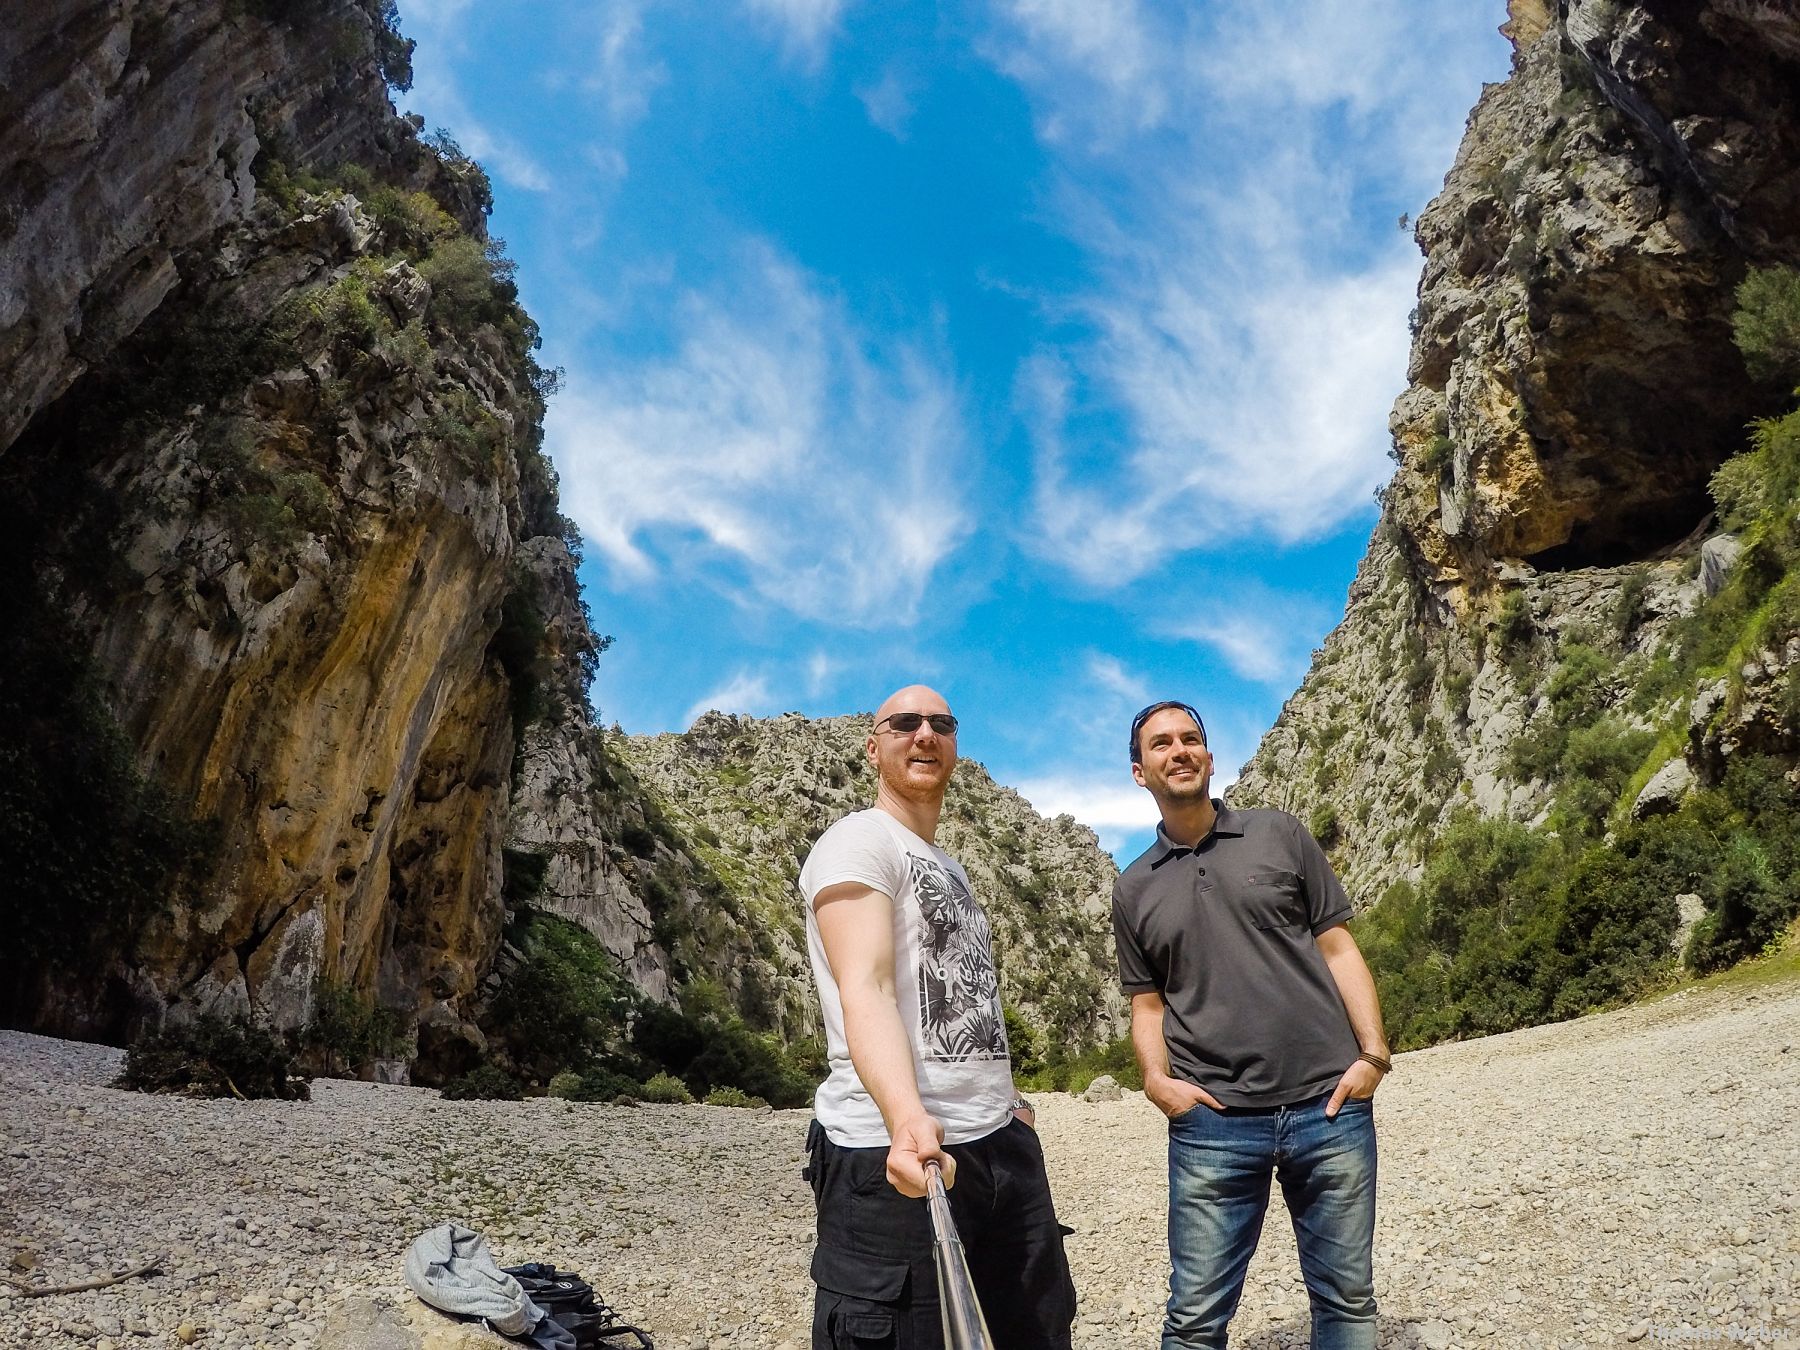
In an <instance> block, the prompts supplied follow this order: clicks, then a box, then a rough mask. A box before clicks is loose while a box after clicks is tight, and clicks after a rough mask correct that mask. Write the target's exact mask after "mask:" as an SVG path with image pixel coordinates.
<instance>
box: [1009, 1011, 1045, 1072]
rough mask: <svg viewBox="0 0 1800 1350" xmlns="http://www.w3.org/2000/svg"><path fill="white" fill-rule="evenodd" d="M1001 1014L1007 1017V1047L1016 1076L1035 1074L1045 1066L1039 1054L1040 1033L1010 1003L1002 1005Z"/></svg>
mask: <svg viewBox="0 0 1800 1350" xmlns="http://www.w3.org/2000/svg"><path fill="white" fill-rule="evenodd" d="M1000 1011H1001V1015H1002V1016H1003V1017H1004V1018H1005V1019H1006V1049H1007V1054H1008V1056H1009V1057H1010V1058H1011V1060H1012V1070H1013V1075H1014V1076H1015V1077H1023V1076H1025V1075H1029V1074H1034V1073H1036V1072H1037V1071H1038V1070H1039V1069H1041V1068H1043V1067H1044V1061H1043V1059H1042V1057H1041V1056H1040V1055H1039V1054H1038V1035H1037V1032H1036V1031H1034V1030H1033V1029H1032V1026H1031V1023H1029V1022H1027V1021H1026V1020H1025V1016H1024V1014H1023V1013H1021V1012H1020V1011H1019V1010H1018V1009H1017V1008H1015V1007H1013V1006H1012V1005H1011V1004H1010V1003H1007V1004H1002V1005H1001V1009H1000Z"/></svg>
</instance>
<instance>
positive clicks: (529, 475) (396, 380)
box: [0, 0, 595, 1061]
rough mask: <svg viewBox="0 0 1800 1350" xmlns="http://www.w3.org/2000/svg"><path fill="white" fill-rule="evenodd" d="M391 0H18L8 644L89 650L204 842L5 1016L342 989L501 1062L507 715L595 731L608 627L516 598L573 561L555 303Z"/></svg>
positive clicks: (12, 57)
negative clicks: (523, 298)
mask: <svg viewBox="0 0 1800 1350" xmlns="http://www.w3.org/2000/svg"><path fill="white" fill-rule="evenodd" d="M380 13H381V10H380V6H379V5H370V4H365V3H361V0H322V3H320V4H318V5H314V6H309V7H307V8H306V10H305V14H304V17H303V18H296V19H294V20H292V21H291V22H268V21H264V20H262V19H259V18H257V17H255V16H254V13H252V12H250V11H248V10H246V9H233V8H231V7H219V6H212V5H199V4H180V3H161V4H158V3H154V2H151V3H143V4H117V3H113V4H104V5H102V4H94V5H84V6H75V7H70V6H28V7H26V10H25V11H24V12H22V13H21V14H20V15H19V16H16V17H15V18H13V19H10V20H9V22H8V30H9V36H8V41H9V43H10V44H11V45H10V46H9V47H8V48H7V49H6V50H5V52H4V53H3V55H0V63H3V64H4V68H5V70H6V72H7V78H6V80H5V87H6V89H7V95H6V102H5V103H4V104H0V123H3V124H4V125H5V126H6V129H7V140H8V144H9V145H12V146H16V147H19V148H21V149H23V150H25V151H27V152H28V153H25V154H23V155H21V156H20V157H18V158H17V159H15V160H14V161H13V162H11V164H10V166H9V167H8V168H7V169H6V170H5V173H6V174H7V176H8V178H7V191H6V199H7V201H8V208H7V214H6V217H5V221H4V227H3V232H0V263H3V267H4V272H3V278H4V286H5V289H4V291H3V292H0V390H3V391H4V397H3V398H0V407H3V408H4V410H5V411H4V414H0V417H3V418H4V424H3V426H0V433H3V434H0V447H5V457H4V461H3V462H4V464H5V466H6V472H7V475H8V480H9V487H10V489H11V490H10V491H9V494H8V496H9V503H8V507H7V510H6V516H7V520H6V522H5V523H6V527H7V531H8V547H7V549H6V551H5V559H4V562H5V572H6V575H5V585H6V587H7V592H8V594H9V596H11V597H12V598H13V599H14V600H15V601H17V602H19V603H20V610H21V613H22V614H23V616H24V617H25V619H26V621H27V622H26V623H25V624H24V625H23V627H22V628H21V629H19V630H16V631H15V632H14V633H13V638H14V640H16V641H18V642H19V643H20V644H21V645H22V646H23V647H25V648H27V649H29V647H30V644H31V643H32V642H33V641H35V642H36V643H37V644H38V645H39V646H40V647H41V646H44V645H47V644H52V643H55V642H59V641H64V642H70V643H73V644H77V645H78V646H79V647H80V648H81V649H82V651H83V653H84V656H83V660H84V662H85V672H84V679H89V680H91V681H92V688H93V697H94V702H95V704H96V705H97V708H98V712H97V713H96V714H95V715H96V716H98V717H100V718H101V719H102V720H103V722H104V724H105V726H106V727H107V728H116V734H120V735H122V738H123V741H124V742H125V743H126V744H128V745H129V746H130V748H131V755H132V759H133V760H134V761H135V764H136V766H137V769H138V770H139V771H140V772H141V773H142V774H143V776H144V777H145V778H146V779H147V780H148V781H149V783H150V784H152V785H153V788H154V790H155V792H156V793H158V794H160V796H161V798H163V799H166V800H167V801H169V802H172V803H175V804H176V806H177V807H178V811H179V814H182V815H185V816H188V817H191V818H192V819H194V820H195V821H197V822H201V823H202V824H203V825H204V826H205V833H206V834H207V835H208V836H209V838H208V839H207V842H206V846H205V847H204V848H203V849H199V850H197V853H196V857H195V859H194V860H192V861H193V865H192V866H191V867H189V868H188V869H187V873H186V876H185V878H184V879H183V880H182V881H180V882H177V883H173V884H171V885H170V886H167V887H165V888H164V890H165V894H164V895H163V896H162V902H161V903H158V904H155V905H153V906H149V907H148V908H147V911H146V912H140V913H136V914H133V915H130V916H127V918H126V919H123V920H118V921H117V924H116V927H115V928H112V929H109V930H107V931H106V932H104V933H102V934H100V938H101V939H104V940H96V941H95V942H94V943H93V944H91V945H92V949H93V954H94V955H95V956H96V958H97V959H95V960H93V961H89V962H77V961H73V960H69V959H60V958H59V952H58V951H57V950H54V949H53V950H50V951H47V952H37V953H30V954H29V955H33V956H41V957H44V958H45V959H44V960H42V961H33V962H27V963H25V964H24V968H23V969H22V971H21V972H20V973H21V979H20V980H19V981H18V982H17V983H16V984H15V985H14V986H13V988H12V989H11V990H10V991H9V995H8V1015H9V1016H12V1017H16V1018H18V1019H20V1020H25V1021H28V1022H31V1023H33V1024H36V1025H40V1026H44V1027H46V1028H50V1029H56V1030H60V1031H63V1032H69V1033H77V1034H83V1035H96V1036H115V1037H116V1036H119V1035H122V1034H125V1033H126V1032H127V1031H129V1030H130V1029H131V1028H132V1027H133V1026H135V1025H137V1024H138V1023H140V1022H142V1021H143V1020H145V1019H147V1018H148V1019H155V1018H157V1017H160V1016H161V1015H163V1013H164V1011H165V1010H166V1009H168V1008H177V1009H181V1008H188V1009H206V1008H223V1009H226V1010H231V1009H239V1010H244V1009H249V1008H252V1007H254V1008H255V1009H256V1010H257V1011H259V1012H262V1013H266V1014H267V1015H269V1016H270V1017H271V1018H272V1019H273V1020H274V1021H275V1022H276V1023H277V1024H279V1025H284V1026H292V1025H296V1024H298V1023H301V1022H304V1021H305V1020H306V1018H307V1017H308V1016H309V1014H310V1011H311V1006H312V1002H311V1001H312V998H313V993H314V989H315V986H316V984H317V982H318V981H319V980H321V979H324V980H329V981H332V982H335V983H339V984H343V985H347V986H349V987H351V988H352V989H354V990H356V991H358V992H359V993H360V994H361V995H363V996H365V997H366V998H368V999H371V1000H373V1001H376V1002H380V1003H382V1004H384V1005H386V1006H389V1007H393V1008H395V1009H397V1010H399V1011H401V1012H402V1013H403V1014H405V1015H406V1016H407V1017H409V1018H412V1019H416V1020H417V1023H418V1026H419V1048H420V1053H421V1054H422V1055H424V1056H425V1058H426V1059H427V1061H430V1060H431V1059H432V1057H433V1056H434V1054H436V1053H437V1046H438V1044H439V1043H440V1042H443V1043H446V1044H462V1045H463V1046H464V1048H465V1050H469V1049H473V1050H476V1051H478V1049H479V1033H478V1032H476V1031H475V1030H474V1028H473V1027H472V1025H470V1018H469V1013H470V1006H471V1003H472V999H473V996H474V993H475V990H476V986H477V983H478V981H479V980H480V978H481V977H482V975H483V974H484V973H485V972H486V970H487V968H488V966H489V965H490V964H491V962H492V960H493V957H494V953H495V949H496V948H497V946H498V942H499V932H500V925H501V920H502V917H503V908H502V903H501V881H502V863H501V844H502V838H503V834H504V830H505V825H506V812H507V805H508V797H509V781H510V777H511V763H512V759H513V750H514V722H515V721H518V722H521V723H523V722H526V721H530V720H534V719H535V720H550V721H556V720H558V719H559V718H560V720H561V721H562V722H564V723H569V722H571V721H573V722H575V723H577V724H579V723H581V722H582V721H584V712H583V710H584V708H585V704H584V701H583V699H582V698H581V696H580V692H579V690H571V689H570V688H569V687H568V685H569V683H570V681H569V679H568V678H567V675H566V671H567V670H568V669H569V668H575V669H579V663H580V660H581V658H582V654H583V653H584V652H589V651H591V650H592V649H593V648H594V645H595V644H594V642H593V639H592V637H591V635H590V634H589V632H588V630H587V627H586V623H585V616H581V615H579V614H578V616H577V617H578V619H579V623H578V624H575V625H571V624H569V623H567V622H565V624H564V625H563V628H562V630H560V632H559V633H552V632H550V631H549V630H547V629H544V628H542V627H541V626H539V627H533V626H532V624H531V623H530V622H528V621H527V620H526V619H524V618H521V617H520V616H522V615H523V616H529V615H531V614H535V613H537V612H538V611H541V610H542V609H543V608H546V607H548V601H546V600H544V599H541V598H540V594H539V593H540V592H542V593H545V594H553V593H569V592H572V590H573V584H574V583H573V564H572V561H571V559H570V557H569V555H568V553H567V550H566V549H565V548H564V547H563V544H562V542H561V540H560V538H559V537H556V536H558V535H560V533H561V530H562V522H561V520H560V517H558V516H557V514H556V511H555V498H554V488H553V476H551V475H549V474H548V470H547V466H546V465H545V464H544V463H543V461H542V458H541V456H540V455H539V453H538V450H537V440H538V430H537V428H538V423H539V420H540V418H541V415H542V406H543V405H542V399H541V396H540V393H539V390H538V388H537V387H536V384H535V383H534V379H536V378H537V376H538V372H537V371H536V367H535V366H534V364H533V363H532V362H531V361H530V358H529V346H530V340H531V330H530V327H529V320H527V319H525V318H524V316H523V315H522V314H521V313H519V311H518V310H517V309H516V306H514V305H513V304H512V303H511V296H510V293H509V291H508V289H507V287H506V284H505V277H504V275H503V274H501V273H496V272H495V271H494V269H493V268H492V266H491V265H490V264H489V263H488V261H487V260H486V259H485V258H484V256H483V249H484V245H485V241H486V234H485V229H484V218H485V203H486V185H485V179H484V178H483V176H482V175H481V173H480V170H479V169H478V168H476V167H475V166H473V165H472V164H470V163H469V162H468V161H467V160H465V159H462V158H461V157H460V154H459V153H457V152H455V151H454V149H453V147H451V148H448V149H444V150H434V149H433V148H431V147H428V146H426V145H425V144H423V143H421V142H420V140H419V139H418V137H417V134H416V129H415V128H414V127H413V126H411V125H409V124H408V123H407V122H405V121H403V120H401V119H399V118H397V117H396V116H395V115H394V113H393V109H392V106H391V104H390V103H389V101H388V97H387V92H386V85H385V83H384V80H383V74H382V63H383V61H384V60H387V61H389V62H391V61H392V60H393V59H395V58H396V54H397V55H398V57H399V58H400V59H403V58H404V55H405V53H406V51H407V50H408V49H407V48H406V46H405V44H402V43H399V40H398V39H397V37H396V36H395V35H394V34H393V33H392V32H391V31H390V30H389V29H388V28H387V26H386V25H385V23H384V22H383V21H382V19H381V17H380ZM389 73H393V69H392V66H391V65H390V67H389ZM312 175H325V176H324V177H322V178H321V177H313V176H312ZM515 620H516V622H515ZM33 623H36V624H37V625H39V627H38V629H37V630H35V631H34V630H33V628H32V624H33ZM509 624H510V628H509ZM521 624H522V625H523V627H524V628H525V629H526V630H527V631H526V632H525V633H524V635H523V637H521V636H520V634H519V633H518V632H517V631H513V630H517V629H519V628H520V627H521ZM509 637H510V638H511V639H512V640H513V647H514V648H519V647H521V645H522V646H523V648H525V649H528V650H524V651H523V654H520V652H518V651H509V650H505V649H504V648H505V645H506V642H507V640H508V638H509ZM559 671H561V672H564V674H563V675H562V676H561V677H560V678H559V676H558V674H557V672H559ZM577 683H579V681H578V680H577ZM7 692H8V693H9V695H10V696H12V697H14V698H21V699H24V700H25V701H26V702H29V701H30V699H31V698H33V697H36V698H39V699H41V698H42V697H43V695H44V691H42V690H36V691H32V690H28V689H27V690H24V691H23V692H21V689H20V688H18V687H15V688H13V689H9V690H8V691H7ZM523 693H529V694H532V695H533V696H535V697H536V698H537V702H538V706H537V707H535V708H533V709H530V710H523V709H521V707H520V706H519V704H520V700H521V695H522V694H523ZM28 725H29V724H28ZM89 730H91V728H89ZM96 734H99V733H96ZM106 734H114V733H112V732H111V731H108V732H106ZM88 739H90V740H91V739H92V736H90V737H89V738H88ZM81 741H82V732H81V729H80V728H76V729H74V730H71V728H69V727H68V726H58V725H52V726H51V727H49V728H48V729H47V730H46V731H45V732H44V734H43V736H42V738H41V739H40V740H38V741H37V742H35V751H36V753H38V754H39V755H40V757H41V758H43V757H48V758H54V757H55V756H56V755H57V754H58V753H61V751H62V748H63V747H65V746H67V745H68V744H70V743H80V742H81ZM102 814H103V812H102ZM58 828H59V822H57V821H54V820H51V821H48V822H45V832H47V833H48V834H50V835H51V836H52V837H54V835H55V833H56V831H57V829H58ZM43 865H44V864H43V859H42V858H34V857H30V856H26V857H15V858H9V859H8V869H9V873H11V874H12V875H15V876H20V875H23V876H25V877H27V878H29V877H30V876H31V875H32V872H33V869H34V867H42V866H43ZM46 870H47V869H46ZM27 889H29V888H27ZM144 889H145V890H146V891H149V890H150V889H152V888H151V886H150V883H148V882H145V883H144ZM68 899H69V903H70V909H69V912H68V913H67V914H66V915H65V916H63V917H64V918H65V920H66V923H67V926H69V927H71V928H91V927H92V926H93V925H94V924H98V923H100V922H101V921H102V920H101V919H100V917H99V916H98V915H97V913H96V914H86V913H84V912H83V911H82V909H81V906H80V904H79V903H77V902H76V900H77V898H76V897H69V898H68ZM116 917H117V916H114V919H116ZM106 922H113V919H108V920H106Z"/></svg>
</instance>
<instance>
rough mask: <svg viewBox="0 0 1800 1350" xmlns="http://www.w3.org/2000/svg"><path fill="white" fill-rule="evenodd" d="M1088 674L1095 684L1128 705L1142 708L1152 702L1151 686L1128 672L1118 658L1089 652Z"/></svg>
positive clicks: (1103, 653)
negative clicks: (1132, 704) (1131, 704)
mask: <svg viewBox="0 0 1800 1350" xmlns="http://www.w3.org/2000/svg"><path fill="white" fill-rule="evenodd" d="M1087 673H1088V678H1089V679H1091V680H1092V681H1093V682H1094V683H1095V684H1097V685H1099V686H1100V687H1101V688H1102V689H1104V690H1106V691H1107V692H1108V693H1110V694H1113V695H1116V696H1117V697H1119V698H1121V699H1123V700H1124V701H1125V702H1127V703H1135V704H1137V705H1138V706H1139V707H1142V706H1143V705H1144V704H1146V703H1148V702H1149V701H1150V686H1149V685H1148V684H1146V683H1145V682H1144V680H1143V678H1142V677H1141V676H1138V675H1135V674H1133V673H1132V672H1131V671H1129V670H1127V669H1126V668H1125V663H1124V662H1123V661H1121V660H1119V658H1118V657H1116V656H1109V655H1107V654H1106V653H1105V652H1089V653H1088V658H1087Z"/></svg>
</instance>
